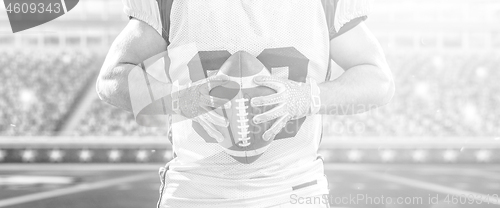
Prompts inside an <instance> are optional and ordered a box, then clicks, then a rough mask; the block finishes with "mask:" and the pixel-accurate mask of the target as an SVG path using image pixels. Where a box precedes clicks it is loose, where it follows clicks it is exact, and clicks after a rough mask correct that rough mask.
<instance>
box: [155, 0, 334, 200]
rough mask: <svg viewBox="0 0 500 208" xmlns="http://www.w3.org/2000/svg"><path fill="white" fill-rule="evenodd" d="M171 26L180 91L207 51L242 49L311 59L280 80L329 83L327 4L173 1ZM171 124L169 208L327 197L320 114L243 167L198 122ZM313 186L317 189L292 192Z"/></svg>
mask: <svg viewBox="0 0 500 208" xmlns="http://www.w3.org/2000/svg"><path fill="white" fill-rule="evenodd" d="M148 1H150V0H148ZM170 23H171V25H170V31H169V40H170V41H169V42H170V45H169V47H168V54H169V57H170V71H169V75H170V77H171V79H172V81H174V82H178V84H181V85H184V84H188V83H191V82H194V81H196V80H195V79H197V78H195V77H196V76H195V75H193V70H195V69H193V68H196V67H194V65H196V63H197V62H199V61H201V59H203V56H201V55H200V53H201V52H209V51H212V52H221V51H222V52H224V51H225V52H227V53H228V54H233V53H235V52H237V51H241V50H243V51H246V52H249V53H250V54H253V55H254V56H256V57H259V56H260V55H262V54H265V53H263V52H265V51H269V50H270V51H274V52H276V53H280V54H287V53H288V52H290V51H295V52H294V53H288V54H291V55H290V56H289V57H287V59H286V61H288V62H290V63H294V62H297V61H300V60H302V61H304V60H305V61H307V63H306V65H305V66H306V67H302V68H296V67H295V68H294V67H292V66H277V67H271V68H270V69H269V70H270V71H271V72H272V74H273V76H278V77H283V76H286V74H289V76H294V74H306V76H307V77H308V78H313V79H315V80H316V81H318V82H321V81H322V80H325V77H326V74H327V68H328V62H329V32H328V26H327V23H326V19H325V14H324V9H323V5H322V2H321V1H320V0H273V1H268V0H237V1H235V0H204V1H199V0H182V1H174V3H173V5H172V10H171V20H170ZM297 52H298V53H299V54H298V55H297ZM262 56H265V55H262ZM263 58H264V59H265V58H266V57H263ZM193 60H194V62H193ZM193 63H194V65H193ZM264 64H265V65H266V63H264ZM285 70H288V71H285ZM206 74H208V75H213V74H215V73H214V71H210V72H207V73H206ZM172 120H173V124H172V139H173V150H174V152H175V153H176V155H177V157H176V158H175V159H174V160H172V161H171V162H170V165H169V171H167V173H166V175H165V183H166V184H165V188H164V190H163V197H162V201H161V203H160V204H161V205H162V207H266V206H272V205H276V204H280V203H286V202H289V200H290V195H291V194H297V195H302V196H312V195H319V194H326V193H327V191H328V190H327V182H326V178H325V177H324V173H323V163H322V161H321V160H318V159H317V157H318V155H317V150H318V146H319V142H320V137H321V129H322V128H321V126H322V117H321V116H319V115H318V116H309V117H307V118H306V119H305V121H304V123H303V124H302V125H301V126H300V128H299V127H298V126H297V127H296V129H295V131H296V135H294V136H291V137H289V138H282V139H279V140H275V141H273V142H272V143H271V144H270V146H269V148H268V149H267V151H266V152H265V153H264V154H263V155H262V156H261V157H260V158H258V159H257V160H256V161H255V162H253V163H250V164H243V163H240V162H238V161H236V160H235V159H233V158H232V157H231V156H230V155H228V154H227V153H225V152H224V150H223V148H222V147H221V146H220V145H219V144H217V143H215V142H213V141H212V142H210V139H207V138H205V137H204V136H203V135H200V134H199V133H198V132H197V131H196V130H195V129H194V128H193V126H194V122H193V121H191V120H189V119H185V118H182V117H181V116H179V115H173V116H172ZM312 180H316V181H317V184H316V185H312V186H309V187H305V188H301V189H297V190H294V188H293V187H296V186H299V185H301V184H304V183H308V182H311V181H312Z"/></svg>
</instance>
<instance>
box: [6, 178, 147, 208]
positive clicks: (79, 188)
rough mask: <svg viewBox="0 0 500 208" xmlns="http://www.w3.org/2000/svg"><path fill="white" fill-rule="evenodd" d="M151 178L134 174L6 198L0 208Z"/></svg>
mask: <svg viewBox="0 0 500 208" xmlns="http://www.w3.org/2000/svg"><path fill="white" fill-rule="evenodd" d="M151 176H152V174H151V173H142V174H136V175H132V176H126V177H121V178H115V179H110V180H104V181H98V182H94V183H84V184H80V185H76V186H72V187H67V188H62V189H56V190H51V191H46V192H40V193H34V194H28V195H24V196H18V197H12V198H8V199H3V200H0V207H7V206H12V205H17V204H23V203H27V202H32V201H38V200H43V199H49V198H54V197H59V196H64V195H69V194H75V193H79V192H84V191H90V190H95V189H102V188H106V187H110V186H114V185H119V184H123V183H130V182H135V181H141V180H145V179H148V178H151Z"/></svg>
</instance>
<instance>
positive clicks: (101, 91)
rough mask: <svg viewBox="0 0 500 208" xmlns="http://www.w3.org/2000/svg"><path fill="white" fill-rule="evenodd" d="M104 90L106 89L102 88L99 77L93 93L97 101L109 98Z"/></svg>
mask: <svg viewBox="0 0 500 208" xmlns="http://www.w3.org/2000/svg"><path fill="white" fill-rule="evenodd" d="M104 89H106V87H105V86H104V84H103V81H102V78H101V76H100V75H99V76H98V77H97V80H96V84H95V91H96V93H97V96H98V97H99V99H100V100H102V101H106V100H107V98H109V94H107V93H106V92H105V90H104Z"/></svg>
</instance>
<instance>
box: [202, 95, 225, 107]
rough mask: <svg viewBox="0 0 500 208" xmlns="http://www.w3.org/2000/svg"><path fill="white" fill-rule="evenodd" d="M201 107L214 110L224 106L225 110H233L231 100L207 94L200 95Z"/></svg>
mask: <svg viewBox="0 0 500 208" xmlns="http://www.w3.org/2000/svg"><path fill="white" fill-rule="evenodd" d="M200 106H208V107H212V108H219V107H221V106H223V107H224V108H226V109H227V108H231V102H230V100H227V99H224V98H218V97H214V96H210V95H207V94H201V95H200Z"/></svg>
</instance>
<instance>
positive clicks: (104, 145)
mask: <svg viewBox="0 0 500 208" xmlns="http://www.w3.org/2000/svg"><path fill="white" fill-rule="evenodd" d="M127 20H128V18H127V17H126V16H125V15H124V13H123V12H122V4H121V1H119V0H83V1H80V3H79V4H78V5H77V6H76V7H75V9H73V10H71V11H70V12H69V13H68V14H66V15H64V16H62V17H60V18H58V19H56V20H54V21H52V22H49V23H47V24H44V25H42V26H40V27H37V28H33V29H30V30H26V31H22V32H19V33H16V34H12V32H11V29H10V25H9V22H8V19H7V15H6V12H5V8H4V7H3V6H2V7H0V80H1V82H2V83H1V84H0V167H2V166H3V167H10V168H11V169H9V170H17V169H16V168H17V167H20V169H19V170H23V169H22V167H25V166H22V165H20V164H21V163H30V164H33V163H57V164H58V163H79V162H86V163H108V162H115V163H154V164H160V165H161V163H162V162H166V161H168V160H169V159H170V158H171V152H170V150H169V149H170V147H169V142H168V139H167V133H168V128H167V127H165V128H148V127H141V126H139V125H138V124H137V123H136V122H135V121H134V118H133V115H132V114H131V113H128V112H125V111H122V110H120V109H117V108H115V107H112V106H110V105H107V104H105V103H104V102H101V101H100V100H99V99H98V97H97V94H96V93H95V80H96V76H97V74H98V72H99V70H100V67H101V65H102V63H103V60H104V58H105V55H106V53H107V50H108V48H109V46H110V44H111V43H112V41H113V40H114V38H115V37H116V36H117V35H118V34H119V32H120V31H121V30H122V29H123V27H124V26H125V25H126V23H127ZM366 24H367V25H368V26H369V28H370V29H371V30H372V31H373V33H374V34H375V35H376V37H377V38H378V40H379V42H380V44H381V45H382V47H383V49H384V51H385V53H386V57H387V61H388V63H389V65H390V67H391V70H392V72H393V75H394V80H395V82H396V93H395V96H394V98H393V100H392V102H391V103H390V104H388V105H387V106H384V107H382V108H379V109H377V110H374V111H371V112H368V113H364V114H359V115H354V116H328V117H325V119H324V130H325V132H324V135H323V136H324V138H323V143H324V144H323V147H322V149H321V153H322V154H323V156H324V157H325V160H326V161H327V162H328V163H334V164H336V163H344V164H351V163H357V164H359V163H363V164H365V163H372V164H384V165H387V164H391V163H394V164H435V163H438V164H455V165H453V166H452V168H456V167H462V166H460V165H457V164H462V163H465V164H468V165H473V166H472V167H476V166H474V165H477V164H487V165H486V166H485V167H487V168H492V167H494V168H495V167H496V165H494V164H496V163H499V162H500V149H498V148H500V145H499V143H500V93H498V92H499V91H500V1H498V0H418V1H417V0H377V1H375V2H374V5H373V7H372V12H371V14H370V15H369V17H368V19H367V21H366ZM333 71H334V73H333V74H334V76H333V77H332V78H335V77H336V76H339V75H340V74H341V73H342V69H339V68H338V67H337V66H333ZM7 164H9V165H12V164H16V165H17V166H16V165H14V166H7ZM37 167H38V166H37ZM43 167H52V166H42V168H41V169H44V168H43ZM370 167H372V166H370ZM384 167H392V166H384ZM467 167H469V166H467ZM45 169H47V168H45ZM131 169H133V168H131ZM138 169H141V168H138ZM148 170H149V169H148ZM451 170H452V171H451V172H453V171H455V169H451ZM495 170H496V169H495ZM1 174H2V173H1V168H0V192H3V193H6V192H5V190H7V189H2V178H1ZM340 175H341V174H340ZM431 175H432V174H431ZM489 180H490V181H489V182H491V181H492V180H494V181H495V183H497V181H498V180H499V179H498V178H496V179H491V178H490V179H489ZM334 181H335V180H334ZM471 181H472V182H476V181H477V180H476V179H471ZM455 182H456V181H455ZM459 182H461V181H459ZM151 183H152V184H155V183H156V182H155V181H154V179H153V180H152V182H151ZM489 184H491V183H489ZM152 186H154V185H152ZM122 188H123V187H122ZM358 188H359V187H358ZM497 188H498V189H494V190H493V191H490V192H491V194H492V193H500V191H499V190H500V184H499V185H498V187H497ZM459 189H460V190H464V189H467V187H465V188H464V187H463V186H462V187H461V188H460V187H459ZM358 190H359V189H358ZM149 191H150V192H151V190H149ZM486 192H487V191H483V192H482V193H483V194H488V193H490V192H488V193H486ZM411 193H413V192H411ZM415 193H416V192H415ZM153 195H154V194H153ZM1 197H2V194H0V207H2V199H1ZM153 198H154V197H153ZM40 206H42V205H40ZM43 206H45V205H43ZM75 206H76V205H75ZM110 206H111V205H110ZM19 207H22V206H19ZM76 207H78V206H76ZM96 207H100V206H97V205H96ZM106 207H108V206H106ZM417 207H418V206H417ZM475 207H478V206H475Z"/></svg>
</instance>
